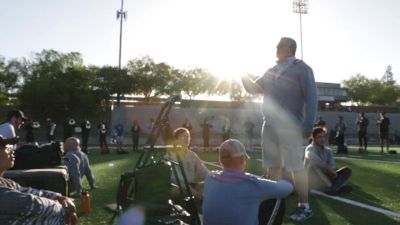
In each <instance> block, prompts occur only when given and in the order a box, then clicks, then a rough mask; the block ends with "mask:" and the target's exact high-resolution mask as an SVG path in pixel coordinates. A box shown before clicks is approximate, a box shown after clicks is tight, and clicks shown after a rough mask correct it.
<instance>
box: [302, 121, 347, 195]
mask: <svg viewBox="0 0 400 225" xmlns="http://www.w3.org/2000/svg"><path fill="white" fill-rule="evenodd" d="M325 135H326V130H325V129H324V128H322V127H315V128H314V129H313V133H312V143H311V144H310V145H308V146H307V147H306V154H305V158H304V164H305V166H306V168H307V170H308V174H309V181H310V187H311V188H315V189H317V190H320V191H323V192H326V193H328V194H334V195H335V194H337V193H338V192H339V191H340V190H341V189H342V188H343V187H344V185H345V184H346V183H347V181H348V180H349V178H350V176H351V173H352V170H351V169H350V168H348V167H342V168H340V169H338V170H335V166H336V163H335V158H334V157H333V152H332V150H331V149H330V148H328V147H327V146H325V144H324V137H325Z"/></svg>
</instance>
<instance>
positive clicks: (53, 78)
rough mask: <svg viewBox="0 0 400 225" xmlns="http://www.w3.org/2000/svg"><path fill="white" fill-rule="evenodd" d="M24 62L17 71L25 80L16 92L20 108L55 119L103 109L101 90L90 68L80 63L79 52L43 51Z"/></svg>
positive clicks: (93, 113) (90, 114)
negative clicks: (23, 65)
mask: <svg viewBox="0 0 400 225" xmlns="http://www.w3.org/2000/svg"><path fill="white" fill-rule="evenodd" d="M25 65H26V67H21V71H20V73H21V74H23V75H24V77H25V82H24V85H23V86H22V87H21V91H20V93H19V94H18V97H19V100H20V103H21V106H22V107H23V108H29V109H31V110H34V111H37V112H41V114H42V115H43V116H50V117H53V118H55V119H57V118H58V119H64V118H65V117H67V116H70V115H73V114H80V115H86V116H94V115H96V114H97V113H101V112H103V109H102V99H103V98H105V97H106V95H105V92H104V91H103V90H102V89H101V88H98V85H97V84H96V82H95V81H96V79H95V78H96V77H95V74H94V73H93V72H94V70H92V69H88V68H87V67H85V66H84V65H83V60H82V58H81V55H80V54H79V53H74V52H72V53H60V52H57V51H54V50H43V51H42V52H41V53H36V54H35V56H34V58H33V59H32V61H30V62H28V63H26V64H25Z"/></svg>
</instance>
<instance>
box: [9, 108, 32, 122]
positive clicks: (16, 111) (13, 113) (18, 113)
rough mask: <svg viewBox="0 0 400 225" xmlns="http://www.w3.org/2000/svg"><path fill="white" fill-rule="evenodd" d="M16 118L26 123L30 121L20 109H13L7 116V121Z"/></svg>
mask: <svg viewBox="0 0 400 225" xmlns="http://www.w3.org/2000/svg"><path fill="white" fill-rule="evenodd" d="M14 116H15V117H17V118H21V119H22V120H24V121H26V120H27V119H28V118H27V117H25V115H24V112H22V111H21V110H19V109H13V110H11V111H9V112H8V114H7V119H8V120H10V119H11V118H12V117H14Z"/></svg>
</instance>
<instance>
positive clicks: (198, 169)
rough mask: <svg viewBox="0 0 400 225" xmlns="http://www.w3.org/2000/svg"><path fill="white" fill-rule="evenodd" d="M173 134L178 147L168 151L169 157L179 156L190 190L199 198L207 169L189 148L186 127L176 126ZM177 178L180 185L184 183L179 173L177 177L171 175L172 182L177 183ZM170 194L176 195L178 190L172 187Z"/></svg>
mask: <svg viewBox="0 0 400 225" xmlns="http://www.w3.org/2000/svg"><path fill="white" fill-rule="evenodd" d="M173 136H174V138H175V141H176V145H177V146H180V147H178V148H176V149H175V151H174V152H170V157H171V158H172V159H173V160H176V155H179V156H180V158H181V160H182V164H183V168H184V170H185V175H186V178H187V181H188V183H189V186H190V189H191V192H192V194H193V195H194V196H195V199H197V200H200V199H201V198H202V194H203V189H204V179H205V178H206V176H207V174H208V172H209V171H208V169H207V167H206V166H205V165H204V164H203V162H202V161H201V159H200V158H199V156H197V154H196V153H195V152H193V151H192V150H190V149H189V146H190V140H191V136H190V132H189V130H188V129H186V128H183V127H180V128H177V129H176V130H175V131H174V133H173ZM178 180H179V183H180V184H181V185H184V179H183V177H182V174H181V173H178V179H176V178H175V176H174V175H172V182H173V183H175V184H177V183H178ZM183 187H184V186H183ZM171 194H172V196H178V194H179V190H178V189H177V188H173V189H172V193H171Z"/></svg>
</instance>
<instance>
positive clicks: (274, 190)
mask: <svg viewBox="0 0 400 225" xmlns="http://www.w3.org/2000/svg"><path fill="white" fill-rule="evenodd" d="M248 158H249V156H248V155H247V153H246V149H245V147H244V145H243V144H242V143H241V142H240V141H238V140H235V139H228V140H226V141H224V142H223V143H222V144H221V146H220V147H219V162H220V164H222V166H223V170H222V171H212V172H210V173H209V174H208V175H207V178H206V180H205V187H204V198H203V206H202V211H203V224H204V225H214V224H219V225H224V224H227V225H228V224H229V225H236V224H237V225H242V224H248V225H256V224H257V225H258V224H259V207H260V205H261V203H262V202H263V201H265V200H267V199H275V198H285V197H286V196H287V195H289V194H290V193H291V192H292V191H293V186H292V185H291V184H290V183H289V182H288V181H285V180H280V181H272V180H268V179H263V178H259V177H257V176H255V175H252V174H249V173H246V172H245V170H246V161H247V159H248ZM265 216H267V215H265Z"/></svg>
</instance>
